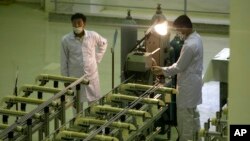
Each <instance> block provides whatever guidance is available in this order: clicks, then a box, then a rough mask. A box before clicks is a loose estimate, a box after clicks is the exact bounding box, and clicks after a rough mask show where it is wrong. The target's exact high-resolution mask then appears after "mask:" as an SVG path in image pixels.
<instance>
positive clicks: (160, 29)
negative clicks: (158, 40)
mask: <svg viewBox="0 0 250 141" xmlns="http://www.w3.org/2000/svg"><path fill="white" fill-rule="evenodd" d="M154 29H155V31H156V32H157V33H158V34H160V35H162V36H164V35H166V34H167V33H168V24H167V22H166V21H165V22H163V23H160V24H157V25H155V26H154Z"/></svg>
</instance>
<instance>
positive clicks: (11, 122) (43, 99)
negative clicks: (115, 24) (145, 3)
mask: <svg viewBox="0 0 250 141" xmlns="http://www.w3.org/2000/svg"><path fill="white" fill-rule="evenodd" d="M159 11H160V6H158V12H157V13H156V15H155V16H154V18H153V21H155V20H156V21H159V20H162V19H161V18H162V17H163V16H162V15H161V12H159ZM159 17H161V18H159ZM127 20H132V18H131V17H130V13H128V18H127ZM163 20H165V18H163ZM127 22H128V21H127ZM131 23H132V24H135V23H134V22H131ZM130 28H131V26H130ZM132 28H133V29H131V30H130V31H131V32H132V34H134V35H133V36H132V37H134V38H137V35H135V34H137V30H136V29H135V26H132ZM128 30H129V29H127V27H123V28H122V30H121V31H128ZM150 30H151V29H150ZM131 32H128V33H125V34H124V33H123V32H122V33H121V35H122V36H123V38H126V36H127V37H130V35H127V34H130V33H131ZM148 33H150V34H146V35H145V37H143V38H142V39H141V40H139V41H137V43H134V41H136V40H137V39H134V38H131V39H130V40H128V39H127V40H126V41H125V43H131V44H132V45H133V46H132V47H131V46H130V44H125V45H122V47H128V46H130V47H128V49H129V50H125V51H122V53H123V54H125V59H123V63H122V64H124V67H123V66H122V75H123V74H124V76H122V78H121V80H122V83H121V84H120V85H118V86H117V87H115V88H114V89H112V90H111V91H110V92H109V93H107V94H106V95H104V96H103V97H102V98H101V99H99V100H98V101H96V102H95V103H92V104H91V105H90V106H89V107H88V108H86V109H84V110H82V109H81V103H80V102H79V98H78V97H79V95H80V92H79V90H80V87H81V85H88V80H86V79H85V77H84V76H82V77H81V78H79V79H77V78H71V77H63V76H56V75H48V74H41V75H39V76H37V78H36V82H37V83H36V84H35V85H24V86H23V87H21V88H20V89H19V94H18V95H16V96H6V97H5V98H4V99H2V103H1V108H0V115H1V116H2V123H0V131H1V132H0V140H4V141H6V140H9V141H14V140H15V141H16V140H20V141H31V140H39V141H42V140H44V141H51V140H60V141H61V140H65V141H66V140H67V141H70V140H72V141H73V140H84V141H144V140H145V141H151V140H152V141H153V140H155V136H156V135H157V134H158V133H160V132H162V131H165V129H164V126H165V124H169V123H166V122H165V121H160V122H159V120H160V119H162V117H163V116H164V113H167V118H168V121H169V119H171V115H172V113H173V109H172V108H171V104H172V103H174V102H175V101H173V97H174V96H175V94H176V90H175V89H174V88H171V87H165V86H164V85H163V84H162V83H159V81H155V79H154V78H153V76H152V74H151V72H150V67H151V66H152V64H153V63H156V64H158V65H161V66H163V65H166V64H165V63H166V58H165V57H166V56H165V54H167V46H168V40H169V35H166V36H165V37H160V36H158V35H155V33H153V32H151V31H150V32H148ZM130 41H131V42H130ZM122 43H124V41H122ZM134 45H135V46H134ZM121 50H123V49H121ZM64 83H71V84H70V85H69V86H67V87H66V88H64V87H63V88H62V89H60V88H59V86H60V84H61V85H62V84H64ZM62 86H63V85H62ZM15 105H17V106H16V108H15ZM73 106H74V107H75V108H76V111H77V115H75V116H73V115H72V114H66V113H67V110H68V109H72V108H73ZM19 108H20V109H19ZM167 111H168V112H167ZM162 125H164V126H162Z"/></svg>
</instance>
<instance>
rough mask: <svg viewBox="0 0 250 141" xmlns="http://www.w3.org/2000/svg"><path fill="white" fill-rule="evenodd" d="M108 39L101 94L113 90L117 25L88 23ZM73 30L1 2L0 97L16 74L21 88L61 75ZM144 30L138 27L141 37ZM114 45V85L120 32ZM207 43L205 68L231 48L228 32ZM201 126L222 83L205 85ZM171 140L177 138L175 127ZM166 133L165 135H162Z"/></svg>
mask: <svg viewBox="0 0 250 141" xmlns="http://www.w3.org/2000/svg"><path fill="white" fill-rule="evenodd" d="M87 29H89V30H95V31H97V32H98V33H100V34H101V35H102V36H103V37H106V38H107V40H108V41H109V46H108V49H107V52H106V54H105V56H104V58H103V60H102V62H101V63H100V65H99V73H100V82H101V90H102V94H105V93H107V92H108V91H110V90H111V46H112V43H113V34H114V31H115V29H117V27H113V26H100V25H88V24H87ZM71 30H72V28H71V24H70V22H68V23H62V22H49V21H48V13H46V12H44V11H43V10H41V8H40V7H39V5H34V4H23V3H13V4H10V5H1V4H0V50H1V51H0V65H1V67H0V99H2V98H3V97H4V96H7V95H12V94H13V89H14V84H15V78H16V74H17V72H18V83H17V84H18V87H21V86H22V85H24V84H34V83H35V77H36V76H37V75H38V74H41V73H48V74H57V75H58V74H60V64H59V60H60V59H59V56H60V41H61V37H62V36H63V35H64V34H66V33H68V32H70V31H71ZM144 31H145V29H139V30H138V38H142V37H143V34H144ZM118 32H119V33H118V39H117V43H116V48H115V85H118V84H119V83H120V78H119V77H120V31H119V30H118ZM201 36H202V39H203V44H204V71H203V74H204V73H205V71H206V68H207V66H208V64H209V62H210V60H211V59H212V58H213V57H214V56H215V55H216V54H217V53H218V52H219V51H220V50H222V49H223V48H228V47H229V37H228V35H216V34H206V33H202V34H201ZM198 109H199V111H200V115H201V126H202V127H203V123H204V122H205V121H207V119H208V118H210V117H214V116H215V112H216V111H218V110H219V83H218V82H207V83H204V86H203V103H202V104H201V105H199V107H198ZM172 131H173V132H172V133H173V135H172V138H171V140H175V139H176V138H177V134H176V130H175V129H174V128H173V130H172ZM163 136H164V135H163Z"/></svg>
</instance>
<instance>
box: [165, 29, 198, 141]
mask: <svg viewBox="0 0 250 141" xmlns="http://www.w3.org/2000/svg"><path fill="white" fill-rule="evenodd" d="M163 69H164V75H165V76H172V75H175V74H177V90H178V92H179V94H178V95H177V96H176V105H177V124H178V131H179V137H180V139H179V140H180V141H187V140H195V141H196V140H197V139H198V136H197V133H198V131H199V129H200V119H199V117H200V116H199V112H198V111H197V110H196V106H197V105H199V104H201V103H202V85H203V83H202V69H203V45H202V40H201V37H200V35H199V34H197V33H196V32H193V33H191V34H190V35H189V36H188V37H187V39H186V40H185V42H184V44H183V47H182V49H181V54H180V57H179V59H178V60H177V62H176V63H174V64H173V65H172V66H170V67H164V68H163ZM198 140H199V139H198Z"/></svg>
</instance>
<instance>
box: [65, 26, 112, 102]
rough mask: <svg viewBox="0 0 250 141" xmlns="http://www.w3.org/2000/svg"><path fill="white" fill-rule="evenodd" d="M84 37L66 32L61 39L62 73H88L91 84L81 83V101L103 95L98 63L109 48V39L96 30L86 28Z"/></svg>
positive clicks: (67, 74)
mask: <svg viewBox="0 0 250 141" xmlns="http://www.w3.org/2000/svg"><path fill="white" fill-rule="evenodd" d="M84 31H85V35H84V36H83V38H82V39H79V38H76V37H75V35H74V33H73V32H71V33H69V34H66V35H65V36H64V37H63V38H62V41H61V45H62V48H61V74H62V75H63V76H69V77H77V78H79V77H81V76H82V75H86V77H87V79H89V80H90V84H89V85H81V100H80V101H81V102H83V101H86V98H87V100H88V102H91V101H95V100H97V99H99V98H100V97H101V94H100V84H99V74H98V67H97V63H99V62H100V61H101V60H102V57H103V55H104V53H105V51H106V48H107V40H106V39H105V38H103V37H102V36H100V35H99V34H98V33H96V32H94V31H88V30H84Z"/></svg>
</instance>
